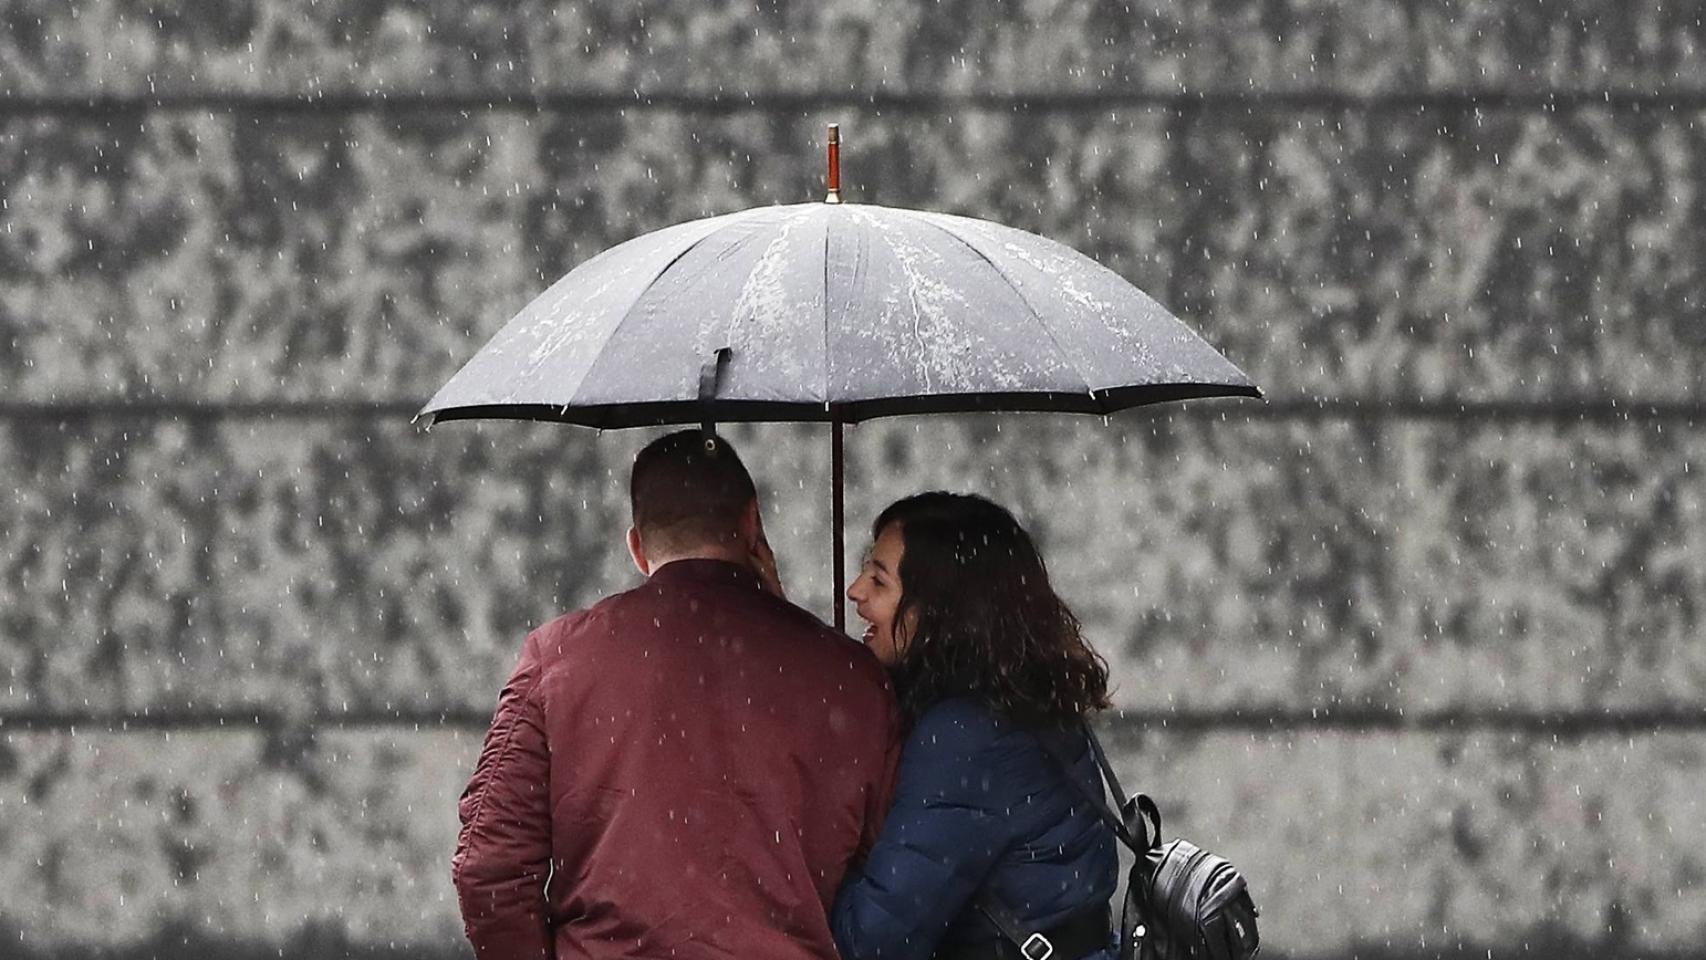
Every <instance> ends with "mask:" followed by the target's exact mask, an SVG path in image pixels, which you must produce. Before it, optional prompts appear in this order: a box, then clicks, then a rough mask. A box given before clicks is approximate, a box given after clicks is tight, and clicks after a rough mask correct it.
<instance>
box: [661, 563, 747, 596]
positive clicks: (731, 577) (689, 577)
mask: <svg viewBox="0 0 1706 960" xmlns="http://www.w3.org/2000/svg"><path fill="white" fill-rule="evenodd" d="M649 582H651V583H720V584H736V585H745V586H748V587H752V588H753V589H755V590H762V589H764V582H763V581H762V580H759V579H758V574H756V573H754V572H752V571H751V570H749V569H747V568H746V567H743V566H741V565H739V564H736V563H730V562H729V561H727V560H701V559H697V558H690V559H686V560H671V561H670V562H668V563H666V564H664V565H663V566H661V567H658V568H657V569H656V570H653V571H652V575H651V578H650V581H649Z"/></svg>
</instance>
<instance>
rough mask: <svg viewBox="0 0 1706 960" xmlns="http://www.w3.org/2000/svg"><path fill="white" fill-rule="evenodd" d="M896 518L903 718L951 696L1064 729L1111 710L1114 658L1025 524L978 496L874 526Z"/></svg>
mask: <svg viewBox="0 0 1706 960" xmlns="http://www.w3.org/2000/svg"><path fill="white" fill-rule="evenodd" d="M891 524H898V525H899V528H900V534H901V541H902V544H903V545H904V550H903V553H902V554H901V560H900V584H901V600H900V605H899V608H898V609H897V610H896V612H895V627H896V629H897V630H900V629H903V627H902V625H905V627H904V629H905V630H906V642H905V648H904V651H903V652H902V653H901V655H900V658H899V661H898V662H897V663H896V664H895V668H894V680H895V689H896V691H897V692H898V694H899V696H900V703H901V708H902V711H903V713H904V714H905V716H906V718H907V720H908V722H915V721H916V720H917V719H918V718H919V717H920V716H921V715H922V714H923V712H924V711H925V710H926V709H928V708H929V707H930V706H931V705H932V704H934V703H936V702H938V701H940V700H943V699H945V698H948V697H953V696H970V697H974V698H976V699H978V700H981V701H983V702H984V703H985V704H986V705H988V706H989V707H990V708H991V709H993V710H995V711H996V712H997V713H1000V714H1003V715H1006V716H1008V717H1011V718H1013V719H1015V720H1017V721H1019V722H1021V723H1026V724H1030V725H1059V724H1064V723H1068V722H1071V721H1074V720H1076V719H1078V718H1080V717H1083V716H1085V715H1086V714H1088V713H1089V712H1090V711H1092V710H1099V709H1102V708H1105V707H1107V706H1108V665H1107V661H1105V660H1103V659H1102V657H1101V656H1100V655H1099V654H1097V653H1096V651H1095V650H1093V649H1091V647H1090V645H1089V644H1087V643H1085V641H1084V637H1083V634H1082V632H1081V630H1080V627H1079V623H1078V618H1077V617H1075V616H1073V614H1072V611H1071V610H1070V609H1068V608H1067V606H1066V604H1065V603H1064V602H1063V601H1062V600H1061V599H1060V597H1059V596H1057V595H1056V594H1055V592H1054V588H1053V587H1051V586H1050V585H1049V579H1048V570H1047V568H1046V567H1044V565H1043V558H1042V555H1041V554H1040V553H1039V552H1038V551H1037V547H1036V544H1035V543H1033V542H1032V541H1031V537H1030V535H1029V534H1027V533H1026V532H1025V530H1024V528H1023V527H1021V526H1019V521H1017V520H1015V519H1014V518H1013V515H1012V514H1011V513H1009V512H1007V511H1006V510H1005V509H1003V508H1002V507H1000V506H999V505H997V504H995V503H993V502H991V501H989V500H987V499H985V498H983V497H980V496H976V495H974V494H961V493H944V492H941V491H932V492H930V493H921V494H918V495H916V496H911V497H907V498H905V499H903V500H898V501H896V502H894V503H893V504H890V505H889V506H888V507H887V508H886V509H884V510H883V512H882V513H881V514H879V515H878V516H877V519H876V521H875V522H874V523H872V524H871V535H872V536H873V537H879V536H881V535H882V532H883V531H884V530H885V529H887V528H888V527H889V526H890V525H891Z"/></svg>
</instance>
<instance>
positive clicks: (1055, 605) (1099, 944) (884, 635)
mask: <svg viewBox="0 0 1706 960" xmlns="http://www.w3.org/2000/svg"><path fill="white" fill-rule="evenodd" d="M871 532H872V534H873V535H874V536H875V538H876V542H875V544H874V545H873V546H872V548H871V552H870V555H869V556H868V558H867V559H866V561H865V564H864V568H863V570H862V571H861V572H860V574H859V577H858V579H857V580H855V581H854V582H853V585H852V586H851V587H849V588H848V590H847V596H848V598H849V599H851V600H852V601H853V602H854V604H855V605H856V606H857V609H858V612H859V616H860V617H861V618H863V619H864V620H865V622H866V623H867V624H869V628H868V629H867V630H866V631H865V643H866V644H867V645H868V646H869V647H870V648H871V650H872V651H873V652H875V653H876V654H877V656H878V658H879V659H881V660H882V661H883V663H884V664H885V665H886V666H887V667H888V668H889V670H890V671H891V673H892V674H893V676H894V680H895V689H896V692H897V693H898V695H899V697H900V703H901V710H902V713H903V715H904V716H905V719H906V722H907V724H908V726H909V732H908V734H907V740H906V744H905V747H904V749H903V751H902V754H901V761H900V772H899V776H898V778H897V780H896V784H895V792H894V803H893V807H892V808H891V809H890V811H889V815H888V819H887V820H886V822H885V823H884V826H883V830H882V834H881V835H880V836H879V837H878V839H877V842H876V843H875V845H874V846H873V848H872V850H871V853H870V856H869V857H868V858H867V859H866V860H865V862H864V863H863V864H860V865H856V866H854V867H853V868H852V869H850V870H849V871H848V874H847V878H846V880H844V881H843V883H842V886H841V890H840V892H839V894H838V896H837V897H836V902H835V909H834V916H833V917H832V921H833V929H834V932H835V940H836V945H837V946H838V947H839V948H840V950H841V955H842V957H843V958H844V960H879V958H880V960H925V958H928V957H931V956H936V957H940V958H949V960H960V958H964V960H974V958H992V960H993V958H1017V957H1019V955H1020V954H1019V951H1018V949H1017V947H1015V946H1014V945H1013V944H1012V942H1011V940H1010V939H1008V938H1006V937H1003V936H1002V934H1001V933H1000V931H999V929H998V927H997V926H996V925H995V923H993V922H992V921H991V919H990V918H989V917H988V916H987V915H986V914H985V913H984V911H983V910H981V909H980V908H979V905H978V901H979V899H980V898H981V897H984V896H986V895H987V894H993V895H994V896H993V899H994V900H995V901H996V902H997V903H998V904H1000V905H1002V906H1004V907H1005V909H1006V911H1007V913H1008V914H1009V916H1010V917H1012V918H1013V919H1016V920H1017V921H1018V923H1017V924H1016V926H1017V927H1019V928H1021V929H1022V932H1024V933H1026V934H1028V933H1031V932H1041V933H1043V934H1044V936H1046V937H1048V939H1049V940H1050V941H1051V943H1052V944H1053V945H1054V947H1055V949H1054V952H1053V956H1052V957H1050V960H1079V958H1081V957H1086V956H1092V955H1097V954H1099V953H1100V952H1101V951H1104V950H1106V949H1108V947H1109V945H1110V937H1109V923H1108V914H1107V903H1108V899H1109V897H1110V896H1111V895H1112V894H1113V892H1114V887H1115V885H1116V882H1117V878H1116V873H1117V870H1118V858H1117V853H1116V850H1115V846H1114V844H1115V841H1114V838H1113V836H1112V834H1111V832H1110V831H1109V830H1108V828H1107V827H1106V826H1105V825H1104V824H1103V823H1102V821H1101V820H1099V819H1098V818H1097V815H1096V813H1095V812H1094V811H1092V810H1091V809H1090V808H1089V805H1088V804H1087V803H1085V802H1084V801H1083V798H1082V795H1081V794H1080V793H1079V791H1078V789H1077V788H1075V787H1074V786H1073V785H1072V783H1071V782H1070V781H1068V780H1067V779H1066V772H1065V771H1064V770H1063V768H1062V765H1061V762H1060V761H1059V760H1057V759H1055V757H1054V756H1051V755H1050V753H1049V751H1048V750H1047V749H1046V748H1045V746H1044V743H1043V741H1044V740H1045V739H1047V740H1051V741H1053V743H1054V745H1055V748H1056V749H1057V750H1058V751H1059V752H1060V753H1061V754H1063V755H1064V756H1066V757H1069V758H1072V762H1071V764H1070V766H1071V776H1074V777H1076V778H1078V779H1079V780H1080V781H1082V783H1084V784H1085V785H1086V786H1088V787H1089V788H1090V789H1093V790H1097V791H1100V790H1101V780H1100V777H1099V775H1098V772H1097V769H1096V764H1095V759H1094V757H1093V756H1092V754H1091V753H1090V750H1089V747H1088V744H1087V743H1086V741H1085V738H1084V736H1083V733H1082V725H1081V723H1080V721H1081V720H1082V719H1083V718H1084V717H1085V716H1086V715H1087V714H1088V713H1089V712H1090V711H1092V710H1096V709H1100V708H1102V707H1105V706H1107V685H1108V671H1107V665H1106V664H1105V663H1104V662H1103V661H1102V659H1101V658H1100V657H1098V656H1097V655H1096V653H1095V652H1094V651H1092V650H1091V649H1090V648H1089V646H1088V645H1086V644H1085V642H1084V639H1083V637H1082V636H1080V633H1079V627H1078V621H1077V619H1076V618H1075V617H1073V615H1072V612H1071V611H1070V610H1068V609H1067V607H1066V605H1065V604H1064V603H1062V602H1061V600H1060V598H1059V597H1058V596H1056V595H1055V593H1054V590H1053V589H1052V588H1051V587H1050V586H1049V580H1048V573H1047V571H1046V570H1045V569H1044V566H1043V561H1042V557H1041V556H1040V555H1039V554H1038V553H1037V549H1036V546H1035V544H1033V543H1032V542H1031V538H1030V537H1029V536H1028V535H1027V534H1026V533H1025V531H1024V529H1023V528H1021V527H1020V526H1019V524H1018V522H1017V521H1015V520H1014V519H1013V516H1012V514H1010V513H1008V512H1007V511H1006V510H1004V509H1002V508H1001V507H999V506H997V505H995V504H994V503H991V502H990V501H988V500H985V499H983V498H982V497H977V496H970V495H963V494H949V493H924V494H919V495H918V496H914V497H908V498H906V499H904V500H901V501H898V502H896V503H894V504H893V505H891V506H889V507H888V508H887V509H886V510H884V511H883V512H882V514H881V515H879V516H878V517H877V520H876V522H875V523H873V524H872V525H871ZM998 910H999V908H998ZM1012 925H1013V924H1010V926H1012ZM1040 952H1041V951H1040V950H1037V949H1036V947H1033V952H1032V957H1033V960H1036V958H1037V955H1038V954H1039V953H1040Z"/></svg>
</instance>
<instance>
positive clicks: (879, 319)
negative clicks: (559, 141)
mask: <svg viewBox="0 0 1706 960" xmlns="http://www.w3.org/2000/svg"><path fill="white" fill-rule="evenodd" d="M838 141H839V138H838V135H837V131H836V128H835V127H834V126H831V127H830V142H829V157H830V163H829V186H830V191H829V196H828V198H827V200H826V202H822V203H802V204H795V205H791V206H771V207H759V208H754V209H750V210H744V211H741V212H738V213H731V214H727V215H724V216H717V217H709V218H706V219H701V220H694V221H690V222H687V223H681V224H677V225H675V226H672V227H666V228H664V229H662V230H658V231H655V232H653V233H648V234H645V235H643V236H640V237H636V238H634V239H632V240H629V241H627V242H625V243H622V244H619V245H617V246H615V247H612V248H610V249H609V250H606V251H604V252H603V253H601V254H599V255H597V256H595V257H593V258H592V259H590V260H588V261H586V262H585V263H583V264H581V265H580V266H578V267H576V268H575V269H573V270H571V271H570V272H569V273H568V274H567V275H565V276H564V277H563V278H562V279H560V280H558V281H557V282H556V283H555V284H553V285H552V286H551V287H550V288H549V289H547V290H546V291H545V292H544V293H542V294H540V295H539V296H538V297H537V298H536V299H534V300H533V301H532V302H531V303H529V304H528V305H527V306H526V307H524V308H523V309H522V310H521V312H520V313H519V314H517V315H516V316H515V317H514V318H513V319H511V320H510V321H509V323H508V324H506V325H505V326H504V327H503V328H502V329H501V330H499V331H498V333H497V335H496V336H494V337H493V338H492V339H491V341H490V342H488V343H487V344H486V345H485V346H484V347H482V348H481V349H480V350H479V352H477V353H476V354H475V355H474V357H473V358H472V359H470V360H469V361H468V363H467V364H466V365H465V366H463V367H462V369H461V370H459V371H457V372H456V374H455V375H454V376H452V377H451V378H450V380H449V381H447V382H446V383H445V384H444V386H443V387H441V388H440V389H439V391H438V393H437V394H436V395H434V396H433V398H432V400H431V401H429V402H428V403H427V405H426V407H425V408H423V409H422V410H421V416H430V417H431V418H432V421H433V422H435V423H437V422H442V421H446V420H458V419H466V418H510V419H528V420H556V421H562V422H566V423H575V424H582V425H586V426H591V427H599V428H613V427H630V426H641V425H657V424H667V423H696V422H697V423H703V424H705V425H706V428H707V430H708V429H709V426H710V424H711V423H713V422H716V421H754V420H764V421H827V422H828V423H830V424H831V425H832V428H831V437H832V441H831V442H832V458H831V459H832V472H833V474H834V477H833V487H834V489H833V497H832V518H831V522H832V524H833V528H834V530H833V540H834V544H833V547H832V550H833V552H834V570H835V574H834V575H835V580H836V583H838V584H839V583H841V582H842V581H843V580H844V579H845V572H844V568H843V563H844V560H843V556H842V553H843V546H842V496H841V491H842V432H841V426H842V424H845V423H855V422H858V421H861V420H867V419H870V418H873V417H882V416H890V415H895V414H912V413H942V412H954V411H977V410H1035V411H1072V412H1080V413H1095V414H1109V413H1112V412H1114V411H1116V410H1121V409H1125V408H1127V407H1133V406H1139V405H1142V404H1149V403H1157V402H1162V401H1169V400H1184V399H1191V398H1199V397H1225V396H1245V397H1258V396H1260V395H1261V393H1260V391H1259V390H1258V389H1257V388H1256V386H1255V385H1254V384H1253V383H1252V382H1251V381H1250V378H1249V377H1247V376H1245V375H1244V373H1243V372H1242V371H1241V370H1239V369H1238V368H1237V367H1236V366H1234V365H1233V364H1232V362H1231V361H1229V360H1227V359H1226V358H1225V357H1223V356H1221V355H1220V354H1219V353H1218V352H1216V351H1215V350H1214V348H1213V347H1211V346H1209V345H1208V344H1207V343H1206V342H1204V341H1203V340H1202V338H1201V337H1199V336H1197V335H1196V334H1195V333H1194V332H1192V331H1191V330H1190V329H1189V328H1188V327H1186V326H1185V324H1184V323H1182V322H1181V321H1180V320H1179V319H1178V318H1176V317H1174V316H1173V315H1172V314H1171V313H1169V312H1168V311H1167V310H1166V309H1165V308H1164V307H1162V306H1161V305H1160V304H1158V303H1156V302H1155V300H1153V299H1152V298H1150V297H1149V296H1148V295H1147V294H1145V293H1144V292H1143V291H1141V290H1139V289H1137V288H1136V287H1134V286H1132V285H1131V284H1129V283H1127V282H1126V281H1125V280H1123V279H1121V278H1120V277H1119V276H1118V275H1117V274H1115V273H1114V272H1113V271H1111V270H1108V269H1107V268H1105V267H1103V266H1101V265H1100V264H1098V263H1096V262H1095V261H1094V260H1092V259H1090V258H1088V257H1086V256H1084V255H1082V254H1080V253H1078V252H1077V251H1075V250H1072V249H1071V248H1069V247H1066V246H1064V245H1062V244H1060V243H1057V242H1055V241H1052V240H1049V239H1047V238H1044V237H1040V236H1037V235H1036V234H1032V233H1026V232H1024V231H1022V230H1016V229H1014V228H1011V227H1006V226H1002V225H1000V224H996V223H992V222H989V221H987V220H978V219H973V218H969V217H960V216H951V215H948V214H942V213H932V212H926V211H922V210H909V209H898V208H891V207H882V206H873V205H866V204H850V203H842V202H841V200H840V190H839V187H840V182H839V181H840V171H839V142H838ZM835 613H836V617H835V620H836V626H837V627H841V626H843V625H844V622H845V611H844V609H843V604H841V603H837V604H836V610H835Z"/></svg>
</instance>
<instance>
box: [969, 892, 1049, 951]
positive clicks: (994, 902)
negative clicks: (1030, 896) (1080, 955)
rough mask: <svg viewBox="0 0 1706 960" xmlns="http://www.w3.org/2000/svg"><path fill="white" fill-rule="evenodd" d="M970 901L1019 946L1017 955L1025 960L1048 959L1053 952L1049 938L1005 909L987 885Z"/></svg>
mask: <svg viewBox="0 0 1706 960" xmlns="http://www.w3.org/2000/svg"><path fill="white" fill-rule="evenodd" d="M972 902H973V904H974V905H976V907H977V909H978V912H979V913H981V914H983V915H984V916H985V917H987V918H989V922H990V923H993V924H995V929H997V930H999V931H1001V935H1002V936H1004V937H1006V938H1007V939H1008V940H1009V941H1011V942H1012V944H1013V946H1015V947H1018V948H1019V956H1021V957H1023V958H1025V960H1049V958H1050V956H1052V955H1053V954H1054V944H1053V943H1052V942H1050V940H1049V938H1048V937H1045V936H1043V934H1042V931H1040V930H1035V931H1033V930H1028V929H1027V928H1026V927H1025V924H1024V923H1023V922H1021V921H1020V920H1019V917H1018V915H1017V914H1015V913H1014V912H1013V911H1011V910H1009V909H1007V904H1005V903H1002V902H1001V898H1000V897H997V896H996V895H995V891H993V890H991V889H989V887H988V886H987V885H985V886H984V888H983V889H982V890H979V891H978V894H977V899H975V900H973V901H972Z"/></svg>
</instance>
